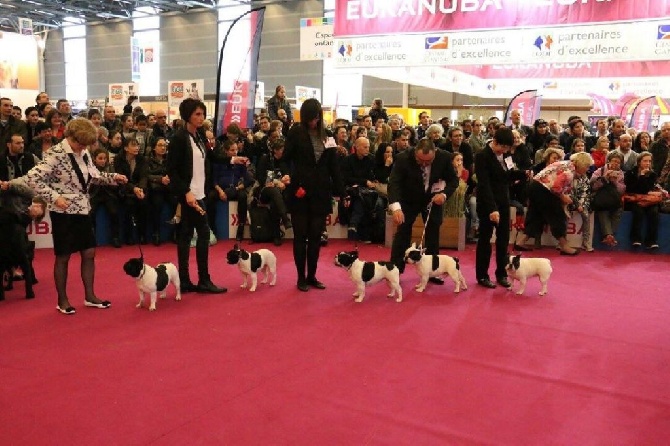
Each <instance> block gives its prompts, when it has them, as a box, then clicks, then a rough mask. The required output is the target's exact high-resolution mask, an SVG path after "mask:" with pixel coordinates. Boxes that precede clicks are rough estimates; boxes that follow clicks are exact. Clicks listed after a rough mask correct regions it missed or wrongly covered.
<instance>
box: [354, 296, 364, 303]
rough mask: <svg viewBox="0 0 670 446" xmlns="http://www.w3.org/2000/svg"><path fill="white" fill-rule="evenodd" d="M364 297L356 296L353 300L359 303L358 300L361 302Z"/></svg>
mask: <svg viewBox="0 0 670 446" xmlns="http://www.w3.org/2000/svg"><path fill="white" fill-rule="evenodd" d="M364 297H365V296H360V297H357V298H356V299H354V302H359V303H360V302H363V298H364Z"/></svg>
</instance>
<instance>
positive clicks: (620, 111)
mask: <svg viewBox="0 0 670 446" xmlns="http://www.w3.org/2000/svg"><path fill="white" fill-rule="evenodd" d="M638 98H639V96H638V95H636V94H635V93H624V94H623V95H622V96H621V97H620V98H619V99H617V101H616V103H615V104H614V113H615V114H616V115H617V116H619V117H620V118H623V119H625V118H626V116H628V108H629V107H630V106H631V105H632V104H633V103H634V102H635V101H636V100H637V99H638Z"/></svg>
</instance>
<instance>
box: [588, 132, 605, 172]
mask: <svg viewBox="0 0 670 446" xmlns="http://www.w3.org/2000/svg"><path fill="white" fill-rule="evenodd" d="M609 152H610V140H609V138H607V137H606V136H601V137H600V138H598V141H597V142H596V145H595V146H593V148H592V149H591V158H593V165H594V167H595V168H596V169H599V168H601V167H603V166H604V165H605V163H606V162H607V155H608V154H609Z"/></svg>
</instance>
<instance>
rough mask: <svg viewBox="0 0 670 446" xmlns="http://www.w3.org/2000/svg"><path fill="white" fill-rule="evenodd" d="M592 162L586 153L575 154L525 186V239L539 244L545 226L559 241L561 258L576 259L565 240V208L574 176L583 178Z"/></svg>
mask: <svg viewBox="0 0 670 446" xmlns="http://www.w3.org/2000/svg"><path fill="white" fill-rule="evenodd" d="M592 164H593V160H592V159H591V156H590V155H589V154H588V153H585V152H582V153H576V154H575V155H574V156H573V157H572V158H571V159H570V160H569V161H557V162H555V163H553V164H550V165H549V166H547V167H546V168H545V169H543V170H542V171H541V172H540V173H538V174H537V175H535V176H534V177H533V181H531V183H530V185H529V186H528V210H527V212H526V223H525V238H524V242H523V244H525V242H526V241H527V240H528V238H531V237H532V238H535V240H539V239H540V237H541V236H542V230H543V229H544V225H546V224H548V225H549V228H550V229H551V234H552V235H553V236H554V238H555V239H557V240H558V243H559V249H560V253H561V254H562V255H577V254H579V250H577V249H575V248H572V247H571V246H570V245H569V244H568V239H567V237H566V236H567V215H566V213H565V210H564V206H566V205H569V204H571V203H572V198H571V197H570V193H571V192H572V187H573V180H574V178H575V176H583V175H586V172H587V171H588V170H589V168H590V167H591V165H592Z"/></svg>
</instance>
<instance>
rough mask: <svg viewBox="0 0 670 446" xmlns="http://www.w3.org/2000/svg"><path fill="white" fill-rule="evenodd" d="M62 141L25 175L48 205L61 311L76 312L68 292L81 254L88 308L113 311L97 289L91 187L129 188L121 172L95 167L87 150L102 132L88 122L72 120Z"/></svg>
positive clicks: (29, 183) (29, 184)
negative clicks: (75, 256)
mask: <svg viewBox="0 0 670 446" xmlns="http://www.w3.org/2000/svg"><path fill="white" fill-rule="evenodd" d="M64 137H65V138H64V139H63V141H61V142H60V143H59V144H57V145H55V146H54V147H52V149H51V150H49V151H48V152H47V154H46V155H45V158H44V160H43V162H41V163H40V164H38V165H37V166H35V167H34V168H33V169H31V170H30V172H28V173H27V174H26V175H25V180H26V183H27V184H28V186H29V187H31V188H33V189H34V190H35V192H36V193H37V195H39V196H41V197H42V198H44V199H45V200H46V201H47V202H48V203H49V209H50V212H49V215H50V217H51V232H52V235H53V245H54V254H55V255H56V260H55V264H54V282H55V284H56V291H57V293H58V306H57V309H58V311H60V312H61V313H63V314H74V313H75V311H76V310H75V309H74V307H72V305H71V304H70V300H69V298H68V294H67V271H68V264H69V261H70V256H71V255H72V253H75V252H79V253H80V256H81V278H82V281H83V283H84V293H85V294H84V304H85V306H87V307H93V308H109V307H110V306H111V303H110V302H109V301H107V300H101V299H100V298H98V296H96V294H95V290H94V278H95V236H94V235H93V225H92V223H91V217H90V211H91V208H90V199H89V195H88V185H89V184H95V183H103V184H104V183H107V184H109V183H117V184H124V183H126V182H127V178H126V177H124V176H123V175H120V174H108V173H100V172H99V171H98V170H97V169H96V168H94V167H93V164H92V161H91V159H90V156H89V154H88V151H87V150H86V147H87V146H89V145H92V144H94V143H95V142H96V141H97V139H98V132H97V130H96V129H95V127H94V126H93V124H91V122H90V121H89V120H87V119H73V120H72V121H70V122H69V123H68V125H67V126H66V128H65V135H64Z"/></svg>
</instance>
